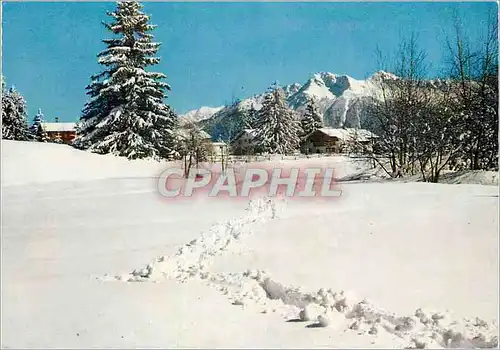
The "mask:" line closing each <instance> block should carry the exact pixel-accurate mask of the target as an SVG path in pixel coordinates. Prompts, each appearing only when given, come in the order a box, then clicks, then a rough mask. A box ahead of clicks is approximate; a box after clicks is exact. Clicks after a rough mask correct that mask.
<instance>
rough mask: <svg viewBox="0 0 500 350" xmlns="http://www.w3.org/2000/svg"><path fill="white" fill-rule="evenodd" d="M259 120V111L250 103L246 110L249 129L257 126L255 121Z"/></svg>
mask: <svg viewBox="0 0 500 350" xmlns="http://www.w3.org/2000/svg"><path fill="white" fill-rule="evenodd" d="M258 120H259V112H258V111H257V110H256V109H255V106H254V105H253V103H252V106H250V109H249V110H248V121H249V122H248V124H249V125H250V129H255V128H256V127H257V121H258Z"/></svg>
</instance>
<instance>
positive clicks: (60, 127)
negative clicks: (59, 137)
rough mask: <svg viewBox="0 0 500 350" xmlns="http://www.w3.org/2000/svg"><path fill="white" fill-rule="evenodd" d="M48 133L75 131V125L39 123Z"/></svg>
mask: <svg viewBox="0 0 500 350" xmlns="http://www.w3.org/2000/svg"><path fill="white" fill-rule="evenodd" d="M41 125H42V128H43V129H44V130H45V131H48V132H51V131H52V132H63V131H76V123H41Z"/></svg>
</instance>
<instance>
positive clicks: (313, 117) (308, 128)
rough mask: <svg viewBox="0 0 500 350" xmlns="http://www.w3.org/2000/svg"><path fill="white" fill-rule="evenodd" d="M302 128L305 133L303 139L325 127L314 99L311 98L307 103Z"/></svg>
mask: <svg viewBox="0 0 500 350" xmlns="http://www.w3.org/2000/svg"><path fill="white" fill-rule="evenodd" d="M301 126H302V130H303V131H304V132H303V134H302V136H303V137H306V136H308V135H310V134H311V133H312V132H314V131H316V130H317V129H320V128H322V127H323V121H322V120H321V116H320V114H319V112H318V108H317V106H316V101H315V100H314V99H312V98H310V99H309V101H308V102H307V105H306V110H305V113H304V115H303V117H302V120H301Z"/></svg>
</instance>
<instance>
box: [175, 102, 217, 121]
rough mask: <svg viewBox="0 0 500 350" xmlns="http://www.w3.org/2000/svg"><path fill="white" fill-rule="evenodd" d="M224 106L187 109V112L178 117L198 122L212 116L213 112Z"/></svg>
mask: <svg viewBox="0 0 500 350" xmlns="http://www.w3.org/2000/svg"><path fill="white" fill-rule="evenodd" d="M223 108H224V106H220V107H201V108H198V109H193V110H192V111H189V112H187V113H184V114H181V115H179V118H181V119H184V120H189V121H193V122H199V121H202V120H205V119H208V118H210V117H211V116H213V115H214V114H215V113H217V112H218V111H220V110H221V109H223Z"/></svg>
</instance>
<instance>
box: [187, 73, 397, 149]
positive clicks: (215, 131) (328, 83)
mask: <svg viewBox="0 0 500 350" xmlns="http://www.w3.org/2000/svg"><path fill="white" fill-rule="evenodd" d="M394 78H396V77H395V76H394V75H392V74H390V73H386V72H383V71H379V72H376V73H375V74H373V75H372V76H370V77H369V78H368V79H366V80H356V79H354V78H351V77H350V76H348V75H337V74H333V73H330V72H320V73H316V74H314V75H313V76H312V77H311V78H310V79H309V80H307V81H306V82H305V83H304V84H300V83H294V84H290V85H286V86H283V87H282V88H283V90H284V91H285V95H286V98H287V101H288V104H289V106H290V107H291V108H293V109H294V110H296V111H297V112H298V113H299V115H300V114H301V113H302V111H303V110H304V108H305V106H306V104H307V101H308V100H309V98H314V99H315V100H316V102H317V105H318V109H319V112H320V113H321V115H322V118H323V122H324V124H325V126H331V127H354V128H362V127H364V126H365V124H366V121H367V119H368V118H369V115H368V112H367V110H366V104H365V103H363V102H368V101H369V100H370V99H372V98H373V97H374V96H375V95H376V94H377V92H378V91H379V88H378V87H377V81H379V80H380V79H394ZM264 95H265V93H264V92H263V93H261V94H257V95H254V96H252V97H249V98H247V99H244V100H241V101H238V102H237V103H235V104H233V105H232V106H225V107H217V108H210V107H202V108H200V109H197V110H193V111H190V112H188V113H186V114H184V115H183V116H182V117H185V118H191V119H193V120H195V121H199V122H200V124H201V125H202V126H203V128H204V129H205V130H206V131H207V132H209V133H210V134H211V135H212V137H213V138H214V139H222V140H228V139H231V138H232V137H234V136H235V133H237V130H239V129H240V127H239V122H240V120H238V116H239V115H240V114H241V111H243V110H248V109H250V108H251V107H252V106H253V107H254V108H255V109H256V110H259V109H260V108H261V106H262V101H263V98H264Z"/></svg>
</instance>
